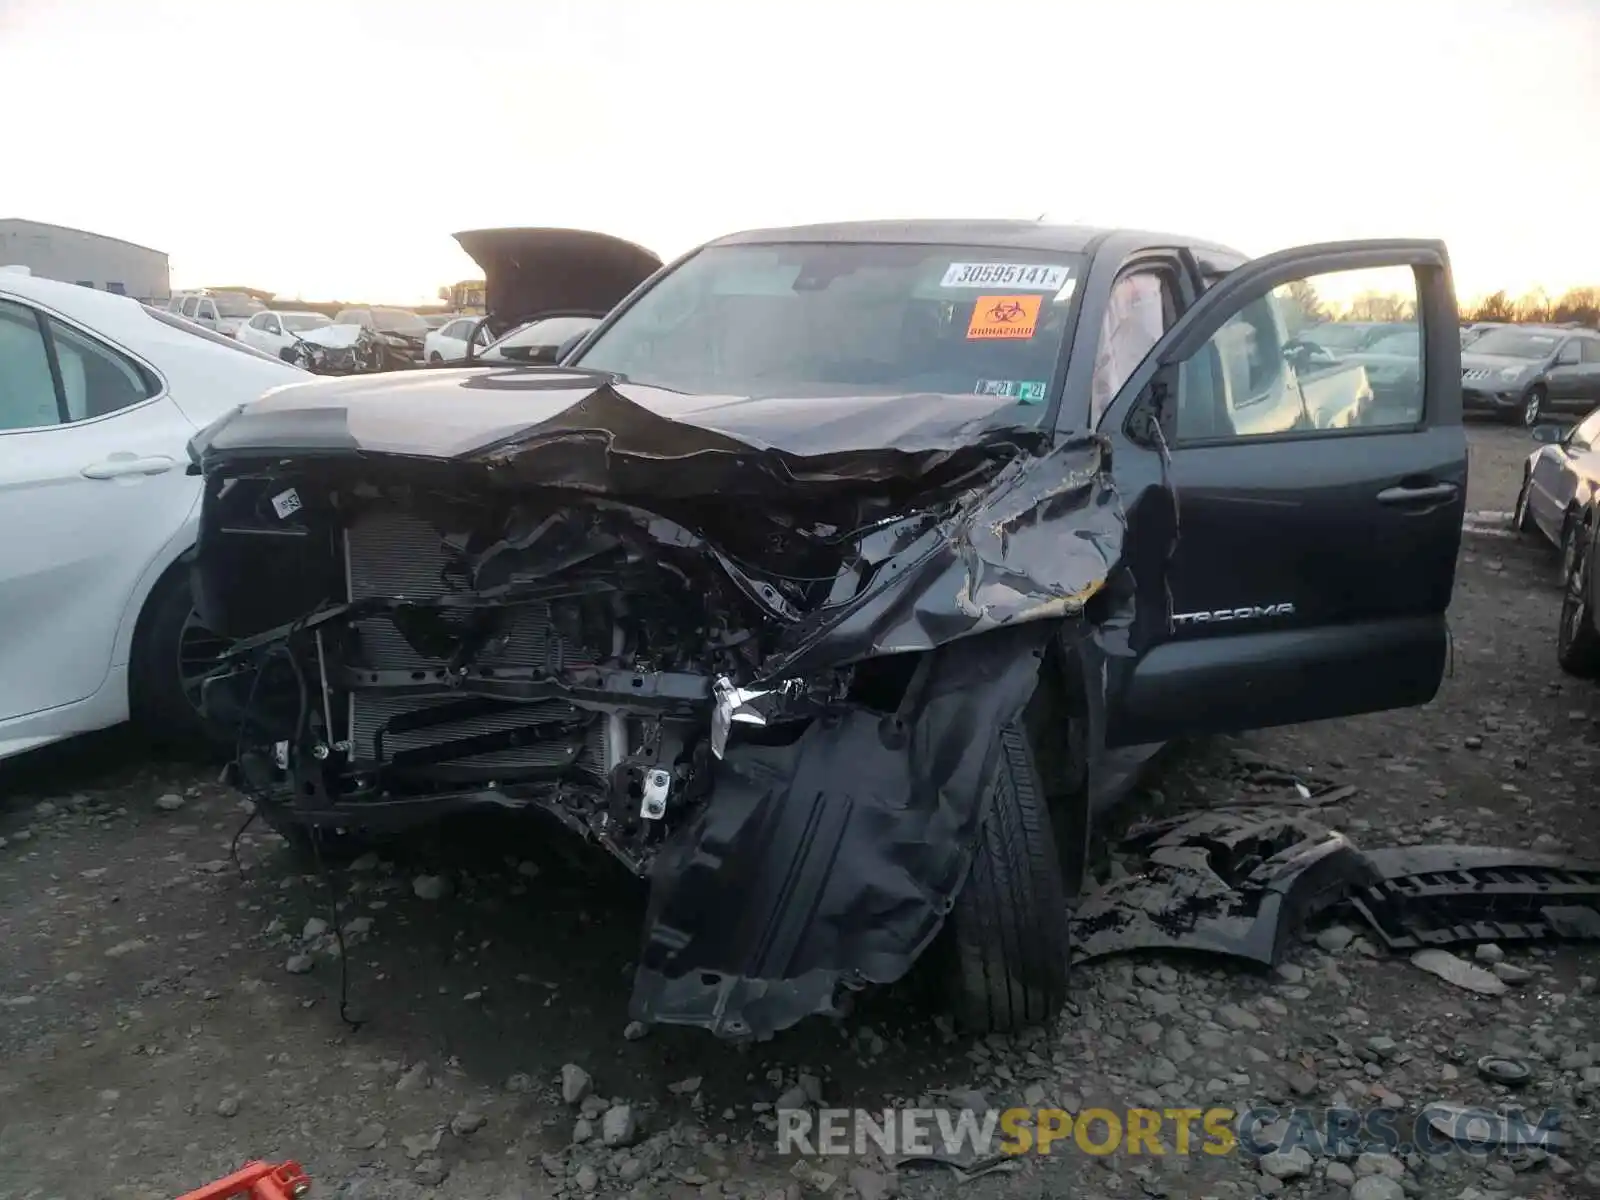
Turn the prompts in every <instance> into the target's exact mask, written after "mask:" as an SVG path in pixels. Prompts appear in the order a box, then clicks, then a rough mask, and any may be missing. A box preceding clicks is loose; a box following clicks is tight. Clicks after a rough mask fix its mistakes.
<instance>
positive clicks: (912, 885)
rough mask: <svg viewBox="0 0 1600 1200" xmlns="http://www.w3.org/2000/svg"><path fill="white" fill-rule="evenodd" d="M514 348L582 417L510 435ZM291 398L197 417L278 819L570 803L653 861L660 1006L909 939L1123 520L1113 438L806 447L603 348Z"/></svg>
mask: <svg viewBox="0 0 1600 1200" xmlns="http://www.w3.org/2000/svg"><path fill="white" fill-rule="evenodd" d="M485 380H490V381H494V383H495V385H496V387H500V388H504V387H508V386H510V384H508V383H507V382H506V381H507V380H512V381H520V382H518V387H519V388H521V389H523V394H522V395H521V396H520V397H512V399H516V400H518V403H519V408H518V411H529V410H533V409H537V408H538V407H539V406H540V403H542V404H543V407H544V409H545V411H547V412H549V413H550V414H552V415H550V416H549V417H548V418H547V419H546V420H545V421H544V422H543V423H542V424H539V425H533V426H528V427H527V428H523V429H520V430H518V431H517V432H515V433H512V434H509V435H506V434H505V433H504V432H503V430H501V429H500V428H499V427H498V426H496V424H495V422H494V421H493V420H490V419H489V418H490V417H491V416H493V415H494V414H496V413H498V412H499V411H501V409H500V405H501V404H502V402H503V401H504V400H505V398H504V397H495V398H493V399H492V401H491V400H485V399H482V398H481V397H478V396H477V394H476V393H474V392H473V391H471V390H470V389H471V388H474V387H486V386H488V385H487V384H485V383H484V382H483V381H485ZM448 387H455V388H457V389H458V391H457V392H456V393H455V395H456V396H457V397H459V403H458V404H457V405H456V406H454V407H452V405H451V404H450V403H449V401H448V399H445V400H441V399H440V396H439V394H438V393H439V390H440V389H443V388H448ZM372 389H381V390H382V392H383V394H384V395H385V397H386V403H385V404H384V405H382V406H378V405H375V404H370V403H369V401H370V399H371V397H370V396H368V395H366V394H365V393H366V391H368V390H372ZM533 391H537V392H538V393H540V396H539V397H537V398H530V396H531V393H532V392H533ZM291 393H293V394H294V395H293V396H291ZM277 395H278V396H281V397H283V398H284V399H283V401H282V402H281V403H278V402H276V401H275V399H274V397H271V396H269V397H268V398H267V399H266V400H263V401H260V402H257V404H256V405H254V406H250V407H248V408H247V409H245V410H244V411H243V412H242V413H241V414H238V415H237V417H236V418H229V419H227V420H225V421H224V422H221V423H219V425H218V426H217V427H214V428H213V429H211V430H208V431H207V432H206V433H205V434H203V435H202V437H201V438H200V439H197V445H196V447H195V448H194V450H193V452H194V455H195V458H196V461H197V464H198V465H197V469H198V470H200V471H201V472H202V473H203V474H204V476H205V500H204V507H203V513H202V522H201V535H200V542H199V547H198V554H197V563H196V568H195V587H196V597H197V605H198V607H199V609H200V613H201V616H202V619H203V620H204V621H205V623H206V625H207V627H208V628H210V629H213V630H215V631H217V632H218V633H219V634H221V635H223V636H226V637H229V638H233V639H237V641H236V645H235V647H234V649H233V651H232V652H231V654H230V655H229V657H228V660H227V662H226V665H225V666H223V667H222V668H221V669H219V670H218V671H217V672H216V673H215V674H214V675H213V676H212V677H211V678H210V679H208V680H207V682H206V684H205V688H204V706H205V708H206V711H207V715H208V717H209V718H210V720H211V721H212V722H214V723H216V724H218V725H220V726H223V727H226V728H230V729H237V730H238V731H239V751H238V755H237V760H236V766H235V770H236V773H237V779H238V782H239V785H240V786H241V788H243V789H244V790H245V791H246V792H248V793H249V794H250V795H251V796H252V797H253V798H255V800H256V802H257V805H258V810H259V811H261V812H262V813H263V815H265V816H266V817H267V819H268V820H269V821H271V822H272V823H273V824H274V825H275V826H277V827H278V828H280V829H286V828H288V827H290V826H293V827H296V828H306V827H311V826H321V827H340V828H357V829H366V830H382V829H384V828H392V827H395V826H399V825H404V824H409V823H416V822H422V821H429V820H432V819H435V818H437V817H439V816H441V815H443V814H445V813H447V812H450V811H453V810H462V809H472V808H476V807H486V806H492V807H501V808H507V807H509V808H525V809H535V810H539V811H541V812H543V813H546V814H548V815H550V816H552V817H554V818H555V819H556V820H558V821H559V822H560V823H561V824H563V825H564V826H566V827H567V828H568V829H570V830H572V831H573V832H576V833H578V834H580V835H582V836H584V837H586V838H588V839H590V840H592V841H594V842H596V843H598V844H599V845H601V846H603V847H604V848H605V849H606V850H607V851H609V852H610V853H611V854H612V855H614V856H615V857H616V858H617V859H619V860H620V861H621V862H623V863H624V864H626V866H627V867H628V868H629V869H630V870H632V871H633V872H635V873H637V874H638V875H640V876H642V877H646V878H648V879H649V880H650V883H651V903H650V911H649V915H648V918H647V924H646V930H645V937H644V946H643V949H642V951H641V955H640V966H639V973H638V978H637V980H636V985H635V992H634V1013H635V1015H636V1016H638V1017H640V1018H641V1019H645V1020H654V1021H661V1022H675V1023H682V1024H692V1025H698V1026H702V1027H705V1028H709V1029H712V1030H714V1031H716V1032H718V1033H720V1034H724V1035H729V1036H743V1035H750V1034H754V1035H764V1034H769V1033H771V1032H774V1031H776V1030H779V1029H782V1028H784V1027H786V1026H788V1025H791V1024H793V1023H794V1022H796V1021H798V1020H800V1019H802V1018H803V1017H805V1016H807V1015H809V1014H811V1013H817V1012H822V1013H829V1012H838V1011H840V1005H841V1004H842V1003H843V994H844V993H845V992H846V991H848V990H851V989H855V988H859V987H862V986H865V985H867V984H871V983H887V982H892V981H893V980H895V979H897V978H899V977H900V976H901V975H903V974H904V973H905V971H906V970H908V969H909V967H910V965H911V963H912V962H913V961H914V960H915V959H916V957H917V956H918V955H919V954H920V953H921V952H922V950H923V949H924V948H925V947H926V946H927V945H928V944H929V942H930V941H931V939H932V938H933V936H934V935H935V934H936V933H937V932H938V930H939V928H940V927H941V925H942V923H943V921H944V919H945V916H946V914H947V913H948V912H949V908H950V903H951V899H952V897H953V896H954V895H955V893H956V892H957V891H958V890H959V889H960V887H961V885H962V882H963V880H964V878H965V874H966V870H967V867H968V865H969V863H970V861H971V855H972V852H973V848H974V846H975V845H976V842H977V838H978V827H979V824H980V822H981V816H982V814H981V812H980V808H981V805H980V802H979V801H980V798H981V797H982V795H983V794H984V793H985V788H986V786H987V784H988V780H989V779H990V778H991V777H992V774H993V772H994V771H995V769H996V766H995V761H994V756H993V755H992V754H991V753H990V752H989V747H990V745H991V744H992V739H993V737H994V735H995V731H997V730H999V729H1000V728H1002V727H1004V726H1005V725H1006V724H1007V723H1008V722H1010V721H1012V720H1014V719H1016V718H1017V717H1018V714H1019V713H1020V712H1021V710H1022V708H1023V706H1024V705H1025V704H1026V703H1027V701H1028V699H1029V696H1030V695H1031V694H1032V692H1033V690H1034V687H1035V683H1036V680H1037V676H1038V671H1039V661H1040V657H1041V655H1042V654H1043V653H1044V650H1045V647H1046V646H1047V644H1048V643H1049V641H1050V639H1051V638H1052V637H1054V636H1057V635H1058V634H1059V631H1060V630H1061V628H1062V624H1063V621H1064V620H1067V619H1069V618H1073V617H1076V616H1077V615H1079V614H1080V613H1081V612H1082V610H1083V606H1084V604H1085V603H1086V602H1087V601H1088V600H1089V599H1090V598H1091V597H1093V596H1094V595H1095V594H1096V593H1097V592H1098V591H1099V590H1100V588H1101V586H1102V584H1103V583H1104V582H1105V580H1106V577H1107V574H1108V572H1109V570H1110V567H1111V564H1112V563H1113V562H1114V561H1115V560H1116V558H1117V556H1118V555H1119V553H1120V547H1121V534H1122V516H1121V509H1120V506H1119V505H1117V504H1116V503H1115V502H1114V499H1115V498H1114V494H1113V493H1112V492H1111V490H1110V485H1109V482H1108V479H1107V477H1106V474H1105V472H1104V470H1103V460H1102V450H1101V447H1100V446H1099V444H1098V443H1097V442H1094V441H1093V440H1083V441H1079V442H1076V443H1061V444H1057V445H1054V446H1051V445H1049V444H1047V443H1046V442H1044V441H1043V440H1042V439H1039V438H1037V437H1035V438H1033V439H1032V440H1031V441H1030V440H1029V437H1028V436H1027V435H1025V434H1023V433H1021V432H1019V431H1009V432H1006V431H997V432H994V433H992V434H981V435H973V434H971V433H970V431H965V432H964V433H963V435H962V438H963V440H962V441H960V442H959V443H958V442H957V440H956V439H955V438H954V436H952V438H951V439H950V441H949V442H948V444H945V445H941V446H937V447H933V448H930V449H927V450H926V451H918V452H916V453H910V452H906V451H896V450H884V451H873V452H870V453H853V452H852V453H842V454H836V455H831V456H829V455H821V454H818V455H812V456H810V457H801V456H796V455H792V454H786V453H783V452H779V451H776V450H773V449H771V448H762V447H756V446H753V445H750V444H746V443H742V442H737V441H734V440H733V439H731V438H728V437H725V436H722V435H720V434H715V433H711V432H708V431H707V430H706V429H704V428H697V427H695V426H692V425H690V424H687V423H678V422H675V421H668V420H665V419H663V418H662V417H660V416H659V415H658V411H657V410H659V409H660V408H662V407H665V402H661V401H657V400H655V398H654V397H651V396H649V395H647V394H646V393H645V392H644V391H642V390H640V389H627V388H621V387H619V386H617V385H616V384H615V383H614V382H607V381H602V380H597V379H595V378H590V377H575V376H574V375H573V374H571V373H567V374H565V375H562V374H559V373H544V374H540V373H537V372H516V373H513V374H511V375H506V374H488V373H476V372H475V373H468V372H459V373H452V372H419V373H414V374H412V373H408V374H406V375H399V376H388V377H379V378H375V379H369V380H366V381H362V380H348V381H337V382H336V381H328V382H325V383H317V384H307V385H301V386H299V387H296V388H291V389H285V390H284V391H283V392H282V393H279V394H277ZM473 403H482V404H483V408H482V409H481V410H480V411H478V412H473V411H472V410H471V408H470V405H472V404H473ZM507 403H508V402H507ZM378 413H381V417H382V419H381V422H379V421H378V420H377V418H376V417H375V416H373V414H378ZM418 414H426V421H427V422H428V430H429V433H428V436H429V437H430V438H432V442H431V443H430V445H431V447H432V448H431V449H425V448H424V446H423V445H422V443H421V442H420V441H419V442H417V443H416V444H415V445H413V444H412V443H411V442H408V441H406V439H407V438H415V437H417V436H418V435H417V434H416V428H418V426H416V425H414V424H413V418H416V420H417V421H422V420H423V419H424V418H423V417H421V416H418ZM369 418H370V421H369ZM452 422H455V424H452ZM471 422H476V424H471V430H470V432H468V425H469V424H470V423H471ZM452 438H455V439H456V440H455V441H452V440H451V439H452ZM636 446H637V447H645V446H648V447H651V448H652V450H651V452H650V453H645V452H644V451H643V450H642V449H638V450H636V449H634V447H636ZM668 451H670V452H671V453H668ZM980 634H981V635H983V636H977V635H980Z"/></svg>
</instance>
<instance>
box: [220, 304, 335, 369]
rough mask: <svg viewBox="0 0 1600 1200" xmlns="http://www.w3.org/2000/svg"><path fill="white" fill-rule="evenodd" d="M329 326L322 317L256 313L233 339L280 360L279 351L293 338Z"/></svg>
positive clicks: (281, 312) (312, 313) (313, 313)
mask: <svg viewBox="0 0 1600 1200" xmlns="http://www.w3.org/2000/svg"><path fill="white" fill-rule="evenodd" d="M331 324H333V321H332V319H331V318H329V317H328V316H326V315H324V314H323V313H318V312H292V311H278V310H269V311H264V312H258V313H256V315H255V316H253V317H251V318H250V319H249V320H248V321H246V322H245V323H244V324H243V325H241V326H239V332H238V333H236V334H234V336H235V337H236V338H238V339H239V340H240V341H241V342H243V343H244V344H245V345H247V346H254V347H255V348H256V349H257V350H260V351H262V352H263V353H265V354H270V355H272V357H274V358H281V357H282V351H283V350H284V349H286V348H287V347H289V346H292V345H294V344H295V342H296V341H297V340H298V339H297V337H296V335H297V334H301V333H304V332H306V331H307V330H309V329H321V328H323V327H324V326H326V325H331Z"/></svg>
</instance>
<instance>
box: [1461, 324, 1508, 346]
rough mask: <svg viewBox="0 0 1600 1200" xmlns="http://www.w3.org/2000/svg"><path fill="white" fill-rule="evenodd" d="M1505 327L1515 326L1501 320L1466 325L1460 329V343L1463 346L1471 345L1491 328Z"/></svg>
mask: <svg viewBox="0 0 1600 1200" xmlns="http://www.w3.org/2000/svg"><path fill="white" fill-rule="evenodd" d="M1506 328H1515V327H1514V326H1510V325H1509V324H1508V323H1506V322H1502V321H1479V322H1477V323H1476V324H1474V325H1468V326H1467V327H1466V328H1465V329H1463V330H1462V331H1461V344H1462V345H1463V346H1470V345H1472V343H1473V342H1475V341H1477V340H1478V339H1479V338H1481V337H1482V336H1483V335H1484V334H1486V333H1488V332H1489V331H1490V330H1491V329H1506Z"/></svg>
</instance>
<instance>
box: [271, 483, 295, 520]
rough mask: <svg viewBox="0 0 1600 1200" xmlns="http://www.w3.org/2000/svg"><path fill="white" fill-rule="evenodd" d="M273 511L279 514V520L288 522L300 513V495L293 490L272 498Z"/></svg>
mask: <svg viewBox="0 0 1600 1200" xmlns="http://www.w3.org/2000/svg"><path fill="white" fill-rule="evenodd" d="M272 511H273V512H275V513H277V514H278V520H280V521H285V520H288V519H289V518H290V517H292V516H294V514H295V513H297V512H299V511H300V493H299V492H297V491H295V490H294V489H293V488H290V489H289V490H288V491H287V492H279V493H278V494H277V495H276V496H274V497H273V498H272Z"/></svg>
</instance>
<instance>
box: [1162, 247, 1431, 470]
mask: <svg viewBox="0 0 1600 1200" xmlns="http://www.w3.org/2000/svg"><path fill="white" fill-rule="evenodd" d="M1417 299H1418V297H1417V285H1416V276H1415V275H1414V273H1413V272H1412V270H1411V268H1410V267H1381V268H1376V269H1363V270H1352V271H1337V272H1332V273H1330V274H1325V275H1316V276H1311V277H1309V278H1306V279H1297V280H1294V281H1292V282H1290V283H1288V284H1286V285H1284V286H1282V287H1279V288H1276V289H1275V290H1274V291H1273V292H1271V293H1270V294H1269V295H1267V296H1263V297H1262V298H1260V299H1259V300H1255V301H1252V302H1251V303H1249V304H1247V305H1245V306H1244V307H1243V308H1242V309H1241V310H1240V311H1239V312H1238V313H1236V314H1235V315H1234V316H1233V317H1232V318H1231V319H1230V320H1229V321H1228V322H1227V324H1225V325H1224V326H1223V327H1222V328H1221V329H1219V330H1218V331H1217V332H1216V333H1215V334H1214V335H1212V338H1211V340H1210V341H1209V342H1207V343H1206V344H1205V345H1204V346H1202V347H1201V348H1200V349H1199V350H1198V351H1196V352H1195V353H1194V354H1193V355H1191V356H1190V358H1189V360H1188V361H1186V362H1184V363H1183V364H1181V366H1180V368H1179V372H1178V412H1177V436H1178V439H1179V440H1180V441H1191V442H1192V441H1211V440H1215V439H1224V440H1231V439H1234V438H1245V437H1263V436H1270V435H1282V434H1297V433H1298V434H1307V435H1327V434H1339V433H1351V432H1358V431H1360V430H1365V429H1373V428H1385V427H1396V426H1406V425H1414V424H1416V423H1417V422H1418V421H1420V420H1421V419H1422V406H1423V364H1424V355H1423V338H1422V324H1421V318H1420V316H1419V312H1420V310H1419V306H1418V303H1417Z"/></svg>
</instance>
